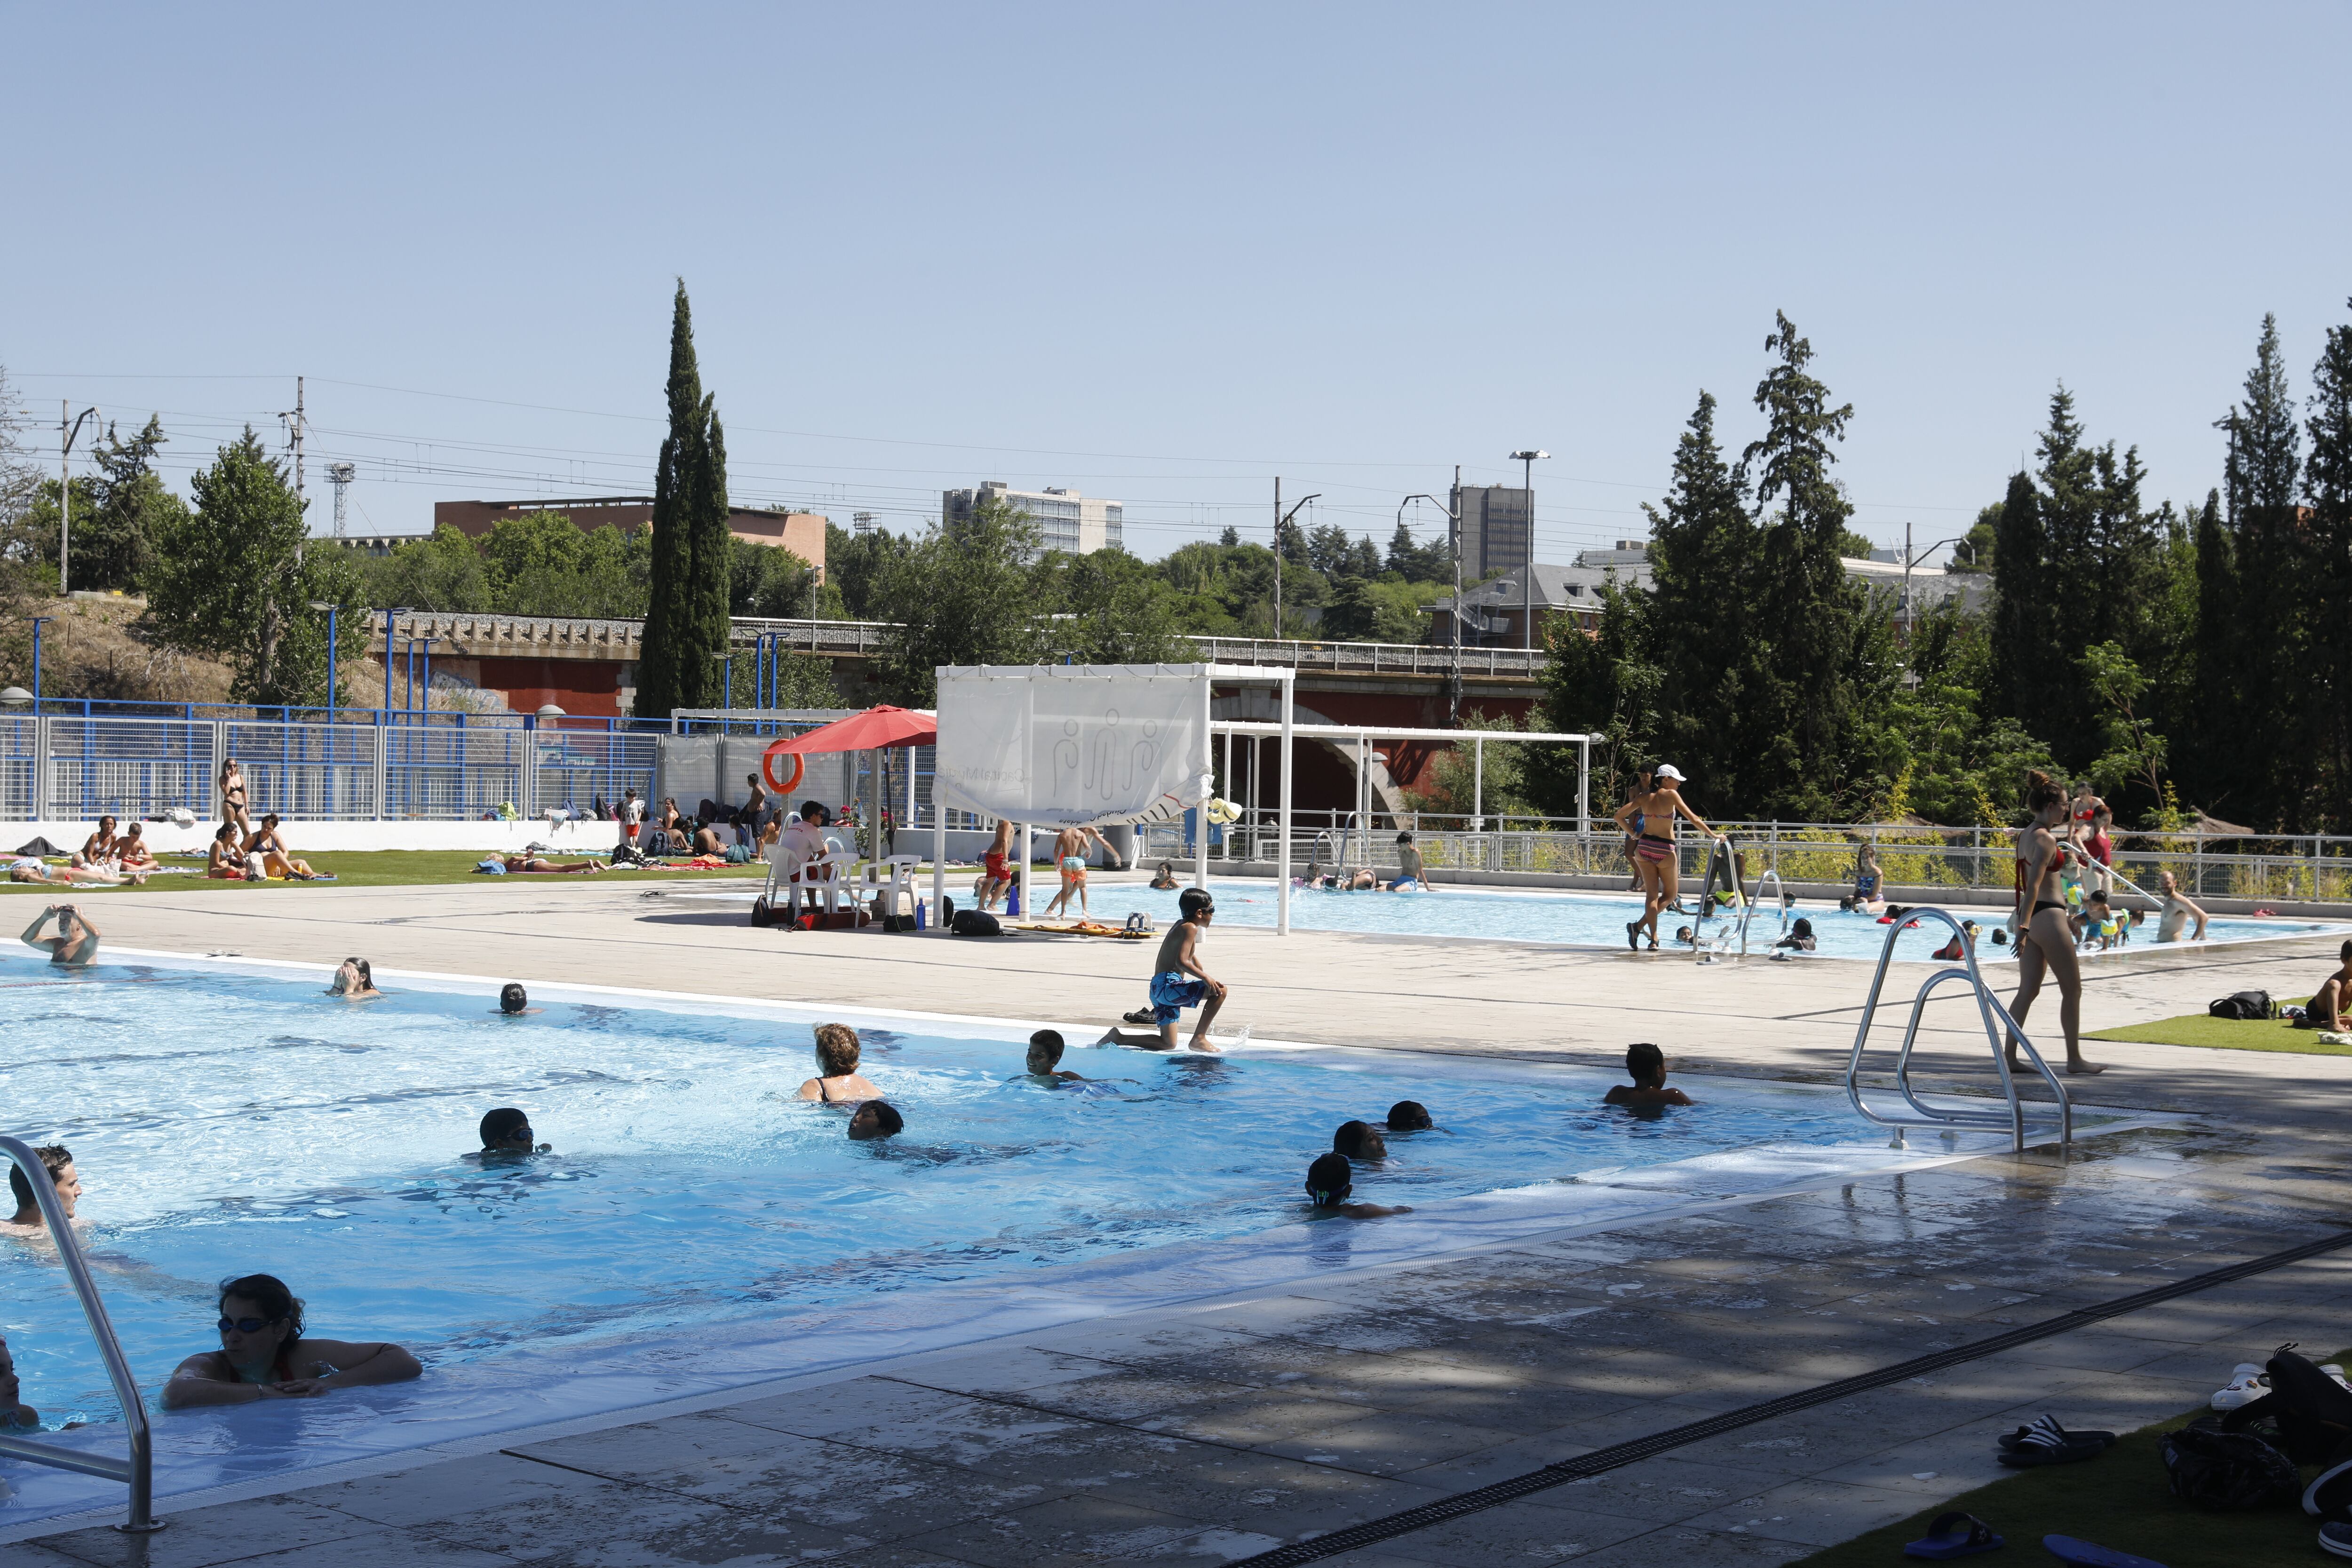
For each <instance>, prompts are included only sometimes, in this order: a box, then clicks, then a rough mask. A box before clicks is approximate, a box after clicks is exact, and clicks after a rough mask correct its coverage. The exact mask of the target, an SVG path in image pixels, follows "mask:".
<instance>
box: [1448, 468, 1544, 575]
mask: <svg viewBox="0 0 2352 1568" xmlns="http://www.w3.org/2000/svg"><path fill="white" fill-rule="evenodd" d="M1529 510H1530V509H1529V506H1528V491H1526V490H1523V489H1513V488H1512V487H1510V486H1508V485H1456V486H1454V515H1455V516H1456V517H1459V518H1460V519H1461V520H1462V574H1463V575H1464V576H1465V577H1485V576H1488V575H1490V574H1494V573H1496V572H1508V571H1509V570H1511V568H1513V567H1515V566H1524V565H1526V564H1527V563H1528V511H1529Z"/></svg>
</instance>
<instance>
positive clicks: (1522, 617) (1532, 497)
mask: <svg viewBox="0 0 2352 1568" xmlns="http://www.w3.org/2000/svg"><path fill="white" fill-rule="evenodd" d="M1550 456H1551V454H1550V453H1549V452H1538V451H1537V450H1536V449H1535V448H1534V447H1528V449H1527V450H1526V451H1524V452H1514V453H1512V454H1511V458H1512V460H1513V461H1515V462H1517V463H1519V464H1521V465H1523V466H1524V468H1525V471H1526V473H1527V481H1526V483H1525V485H1524V486H1523V487H1522V489H1521V492H1520V493H1521V494H1523V495H1525V496H1526V497H1527V498H1528V575H1527V581H1525V582H1523V583H1521V584H1519V646H1520V647H1523V648H1526V649H1528V651H1530V652H1533V651H1534V649H1535V646H1536V459H1537V458H1549V457H1550Z"/></svg>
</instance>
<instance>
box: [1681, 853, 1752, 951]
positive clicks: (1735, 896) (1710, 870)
mask: <svg viewBox="0 0 2352 1568" xmlns="http://www.w3.org/2000/svg"><path fill="white" fill-rule="evenodd" d="M1717 858H1722V859H1723V861H1724V862H1725V869H1726V871H1727V876H1726V877H1725V879H1724V885H1725V886H1726V887H1727V888H1729V889H1731V898H1732V902H1733V903H1734V904H1735V905H1736V906H1738V907H1739V908H1741V909H1742V910H1745V908H1746V906H1747V903H1748V893H1747V889H1743V888H1742V887H1741V886H1740V885H1739V852H1738V850H1737V849H1735V848H1733V847H1732V844H1731V839H1730V837H1729V836H1728V835H1725V834H1718V835H1717V836H1716V838H1715V841H1714V842H1713V843H1711V844H1709V845H1708V846H1707V850H1706V871H1705V872H1704V873H1702V874H1701V875H1700V877H1699V883H1698V913H1696V915H1693V916H1692V917H1691V953H1692V960H1693V962H1694V963H1712V962H1714V960H1715V959H1716V958H1717V956H1719V955H1718V954H1717V953H1716V952H1711V951H1709V950H1708V948H1707V945H1706V920H1707V916H1708V915H1709V914H1710V913H1712V912H1713V911H1714V909H1715V866H1716V861H1717ZM1724 918H1725V919H1727V920H1728V919H1730V918H1731V917H1729V916H1725V917H1724ZM1747 931H1748V927H1747V921H1745V920H1742V921H1740V942H1741V946H1740V950H1739V951H1740V952H1742V953H1745V952H1747V951H1748V948H1747V945H1746V943H1747Z"/></svg>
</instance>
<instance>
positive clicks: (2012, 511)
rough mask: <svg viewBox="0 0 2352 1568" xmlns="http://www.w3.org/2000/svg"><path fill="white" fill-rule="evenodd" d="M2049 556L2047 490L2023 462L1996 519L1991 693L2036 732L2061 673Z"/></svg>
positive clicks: (2051, 705) (2042, 727)
mask: <svg viewBox="0 0 2352 1568" xmlns="http://www.w3.org/2000/svg"><path fill="white" fill-rule="evenodd" d="M2048 556H2049V541H2048V539H2047V538H2046V537H2045V536H2044V535H2043V532H2042V496H2041V493H2040V492H2039V491H2037V490H2036V489H2034V488H2033V476H2032V475H2031V474H2028V473H2026V472H2024V471H2023V470H2020V471H2019V472H2017V473H2015V474H2012V475H2011V476H2010V480H2009V493H2008V494H2007V495H2005V496H2003V497H2002V498H2001V501H2000V516H1999V517H1998V518H1997V519H1996V520H1995V521H1994V525H1993V550H1992V563H1993V566H1992V648H1991V655H1992V658H1991V670H1992V692H1991V696H1992V700H1993V706H1994V707H1995V708H1997V709H1998V710H2000V711H2001V712H2003V713H2008V714H2011V715H2014V716H2015V717H2016V718H2017V720H2018V721H2020V722H2021V723H2022V724H2023V725H2024V726H2025V728H2026V730H2027V731H2029V732H2031V733H2033V734H2042V733H2044V732H2046V731H2047V728H2048V723H2049V720H2050V716H2051V714H2052V712H2053V710H2054V709H2055V708H2056V707H2057V706H2058V699H2057V697H2056V695H2055V693H2054V692H2053V689H2052V688H2053V687H2054V686H2055V685H2057V684H2058V683H2059V682H2060V681H2062V680H2063V665H2061V664H2059V663H2058V662H2057V661H2055V660H2053V658H2052V657H2051V655H2052V652H2053V649H2054V648H2055V647H2056V646H2057V641H2058V632H2057V628H2058V616H2057V598H2056V595H2055V593H2054V592H2053V588H2052V585H2051V582H2052V580H2051V574H2050V570H2049V561H2048Z"/></svg>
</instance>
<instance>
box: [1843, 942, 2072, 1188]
mask: <svg viewBox="0 0 2352 1568" xmlns="http://www.w3.org/2000/svg"><path fill="white" fill-rule="evenodd" d="M1912 921H1940V922H1942V923H1943V924H1944V925H1946V926H1948V927H1949V928H1950V929H1951V932H1952V935H1953V936H1954V937H1956V938H1958V941H1959V943H1960V955H1961V956H1960V961H1959V962H1958V963H1954V964H1952V965H1950V966H1949V967H1948V968H1944V969H1938V970H1937V971H1936V973H1933V974H1930V975H1929V976H1927V984H1924V985H1922V986H1920V987H1919V994H1917V995H1916V996H1915V997H1913V998H1912V999H1911V1020H1910V1022H1909V1024H1907V1025H1906V1026H1905V1028H1904V1030H1903V1049H1902V1051H1901V1053H1900V1054H1899V1055H1898V1056H1896V1058H1895V1089H1896V1090H1897V1091H1898V1092H1899V1093H1900V1094H1901V1095H1902V1096H1903V1098H1904V1100H1906V1101H1907V1102H1908V1103H1909V1104H1910V1107H1911V1109H1912V1110H1915V1111H1916V1112H1917V1113H1918V1114H1917V1115H1916V1116H1902V1115H1882V1114H1880V1113H1879V1112H1878V1111H1875V1110H1872V1109H1871V1108H1870V1106H1869V1104H1868V1103H1867V1102H1866V1101H1865V1100H1864V1099H1863V1091H1862V1053H1863V1049H1864V1047H1866V1046H1867V1045H1868V1044H1869V1043H1870V1022H1871V1019H1872V1017H1873V1016H1874V1015H1875V1014H1876V1013H1877V1011H1878V994H1879V992H1880V990H1881V989H1882V988H1883V987H1884V986H1885V984H1886V966H1887V965H1888V964H1889V963H1892V962H1894V959H1895V942H1896V941H1897V940H1898V939H1899V938H1900V937H1901V936H1902V934H1903V931H1904V928H1905V927H1906V926H1907V925H1909V924H1910V923H1911V922H1912ZM1954 980H1965V981H1967V982H1968V983H1969V988H1970V989H1971V990H1973V991H1974V992H1975V993H1976V998H1977V1016H1978V1017H1979V1019H1981V1020H1982V1021H1983V1024H1984V1031H1985V1039H1986V1041H1987V1043H1989V1044H1990V1046H1991V1047H1992V1064H1993V1068H1994V1070H1995V1071H1997V1072H1999V1073H2000V1089H2001V1094H2002V1096H2003V1097H2004V1098H2005V1099H2006V1100H2008V1101H2009V1109H2008V1110H1954V1109H1949V1108H1942V1107H1937V1106H1930V1105H1927V1104H1925V1103H1923V1102H1922V1101H1921V1100H1920V1099H1919V1097H1918V1096H1917V1095H1916V1094H1914V1093H1913V1092H1912V1090H1911V1047H1913V1046H1914V1045H1915V1044H1916V1043H1917V1041H1918V1038H1919V1020H1920V1017H1921V1016H1922V1015H1924V1014H1925V1013H1926V1011H1927V998H1928V997H1929V996H1930V995H1931V994H1934V992H1935V990H1936V988H1937V986H1939V985H1942V984H1946V983H1947V982H1949V981H1954ZM2004 1036H2013V1037H2015V1038H2016V1039H2017V1042H2018V1043H2019V1044H2020V1045H2021V1046H2023V1047H2025V1054H2026V1056H2027V1058H2030V1059H2031V1060H2032V1063H2033V1070H2034V1071H2036V1072H2038V1073H2040V1074H2041V1075H2042V1081H2043V1082H2044V1083H2047V1084H2048V1085H2049V1086H2050V1092H2051V1093H2052V1094H2053V1095H2055V1096H2056V1097H2057V1100H2058V1126H2057V1131H2058V1142H2059V1143H2060V1144H2061V1145H2062V1146H2065V1147H2069V1148H2071V1147H2072V1146H2073V1144H2074V1101H2072V1100H2068V1099H2067V1098H2066V1086H2065V1085H2064V1084H2063V1083H2062V1082H2060V1081H2059V1079H2058V1075H2057V1074H2055V1073H2053V1072H2052V1071H2051V1070H2050V1065H2049V1064H2048V1063H2047V1062H2044V1061H2043V1060H2042V1053H2041V1052H2040V1051H2038V1050H2036V1049H2034V1048H2033V1041H2032V1037H2029V1036H2028V1035H2027V1034H2026V1032H2025V1031H2024V1029H2022V1028H2021V1027H2020V1026H2019V1025H2018V1022H2017V1020H2016V1019H2014V1018H2012V1017H2011V1016H2009V1008H2008V1007H2007V1006H2006V1005H2004V1004H2003V1003H2002V1002H2001V999H2000V997H1999V996H1997V995H1995V994H1993V989H1992V987H1991V986H1990V985H1989V984H1986V983H1985V978H1984V974H1983V972H1982V971H1980V970H1979V969H1978V968H1977V954H1976V948H1975V947H1974V946H1973V945H1972V944H1971V943H1970V942H1969V940H1968V937H1967V935H1966V934H1965V933H1964V932H1963V931H1961V930H1960V922H1959V921H1958V920H1956V919H1954V918H1953V917H1952V915H1951V914H1949V913H1948V912H1947V911H1946V910H1931V909H1917V910H1906V911H1905V912H1904V914H1903V917H1902V918H1901V919H1900V920H1898V921H1895V923H1894V924H1892V925H1890V926H1888V927H1887V928H1886V945H1885V948H1883V949H1882V950H1880V952H1879V954H1878V969H1877V972H1876V973H1874V974H1873V975H1872V976H1871V978H1870V996H1869V998H1868V1000H1866V1001H1864V1003H1863V1005H1862V1022H1861V1023H1860V1024H1859V1025H1858V1026H1855V1029H1854V1032H1853V1056H1852V1057H1850V1058H1848V1059H1847V1061H1846V1065H1845V1092H1846V1098H1847V1099H1849V1100H1852V1101H1853V1108H1854V1110H1858V1111H1860V1112H1861V1113H1862V1114H1863V1115H1864V1116H1865V1117H1867V1118H1869V1119H1870V1120H1871V1121H1875V1122H1877V1123H1878V1124H1879V1125H1880V1126H1881V1127H1892V1128H1894V1129H1895V1144H1896V1145H1897V1146H1898V1147H1899V1146H1900V1145H1901V1144H1902V1142H1903V1134H1904V1131H1905V1130H1906V1128H1912V1127H1932V1128H1936V1129H1938V1130H1950V1129H1957V1128H1963V1127H1988V1128H1990V1127H2003V1128H2007V1129H2008V1130H2009V1136H2010V1147H2011V1149H2012V1150H2013V1151H2015V1152H2018V1153H2023V1152H2025V1102H2024V1101H2023V1100H2020V1099H2019V1098H2018V1095H2017V1080H2016V1079H2015V1077H2014V1076H2013V1075H2012V1074H2011V1072H2010V1070H2009V1058H2008V1056H2007V1054H2006V1053H2005V1052H2004V1051H2003V1050H2002V1049H2001V1042H2002V1039H2003V1037H2004Z"/></svg>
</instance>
